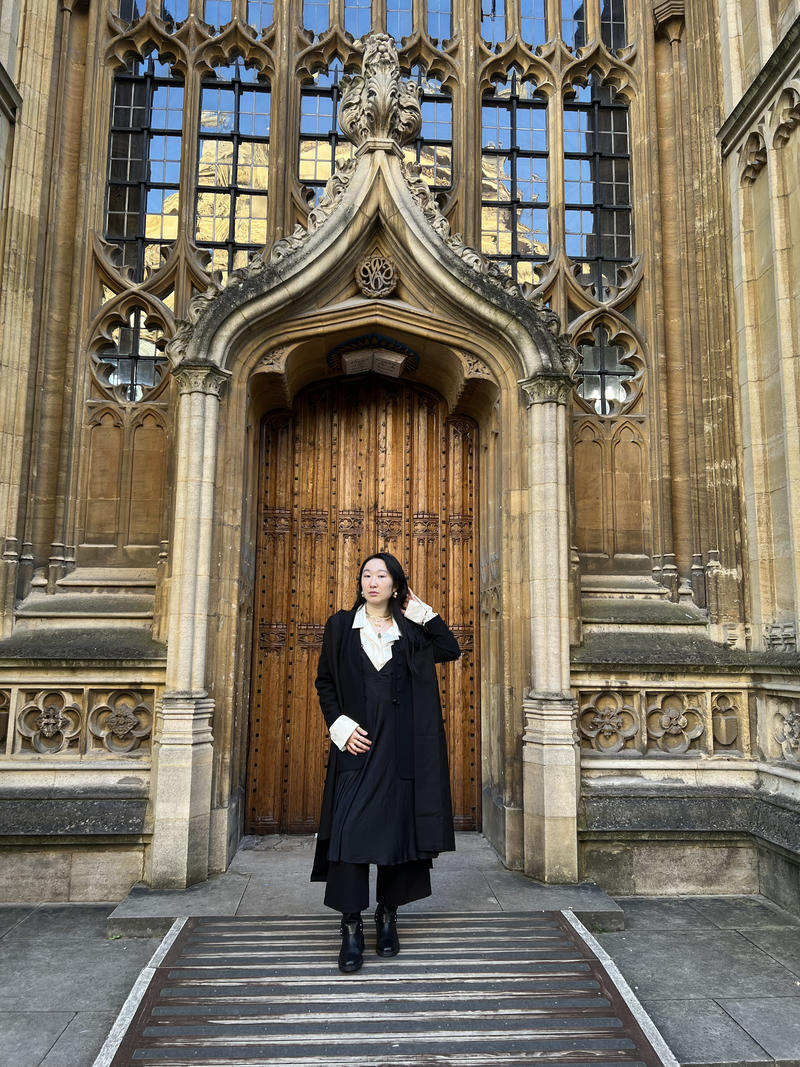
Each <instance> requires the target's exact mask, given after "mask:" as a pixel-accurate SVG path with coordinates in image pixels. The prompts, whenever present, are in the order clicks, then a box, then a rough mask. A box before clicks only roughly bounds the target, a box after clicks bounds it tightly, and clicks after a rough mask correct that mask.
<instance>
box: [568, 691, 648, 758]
mask: <svg viewBox="0 0 800 1067" xmlns="http://www.w3.org/2000/svg"><path fill="white" fill-rule="evenodd" d="M578 729H579V731H580V734H581V737H583V738H584V739H585V740H586V741H588V743H589V744H590V745H591V747H592V748H593V749H594V750H595V751H596V752H609V753H611V752H621V751H622V750H623V749H625V748H629V747H630V746H631V743H632V739H633V738H635V737H636V734H637V733H638V730H639V725H638V722H637V716H636V709H635V708H634V706H633V705H632V704H630V703H629V702H628V701H627V700H626V698H625V696H624V694H622V693H618V692H614V691H613V690H605V691H603V692H601V693H588V694H587V695H586V698H585V702H584V703H583V704H582V706H581V710H580V713H579V717H578Z"/></svg>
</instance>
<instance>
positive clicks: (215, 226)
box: [196, 192, 231, 265]
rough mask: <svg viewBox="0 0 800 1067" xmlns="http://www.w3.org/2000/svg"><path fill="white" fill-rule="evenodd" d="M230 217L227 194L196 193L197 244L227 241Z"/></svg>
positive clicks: (228, 195)
mask: <svg viewBox="0 0 800 1067" xmlns="http://www.w3.org/2000/svg"><path fill="white" fill-rule="evenodd" d="M230 215H231V198H230V194H229V193H212V192H200V193H198V194H197V229H196V240H197V242H198V243H200V244H204V243H206V242H209V241H213V242H216V241H227V240H228V235H229V233H230ZM226 265H227V264H226Z"/></svg>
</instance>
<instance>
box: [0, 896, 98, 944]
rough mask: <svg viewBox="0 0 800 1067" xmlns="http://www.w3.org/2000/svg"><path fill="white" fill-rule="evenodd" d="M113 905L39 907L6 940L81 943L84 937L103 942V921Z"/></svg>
mask: <svg viewBox="0 0 800 1067" xmlns="http://www.w3.org/2000/svg"><path fill="white" fill-rule="evenodd" d="M113 910H114V905H113V904H41V905H40V906H39V907H38V908H37V909H36V910H35V911H32V912H31V913H30V914H29V915H28V916H27V917H26V918H24V919H23V920H22V922H20V923H18V924H17V925H16V926H15V927H14V929H13V930H10V931H9V933H8V934H6V939H7V940H17V939H20V938H23V939H24V938H28V939H30V938H47V939H48V940H52V939H55V940H57V941H73V940H78V941H82V940H84V939H85V938H87V937H98V938H101V939H104V938H105V936H106V919H107V918H108V916H109V915H110V914H111V912H112V911H113Z"/></svg>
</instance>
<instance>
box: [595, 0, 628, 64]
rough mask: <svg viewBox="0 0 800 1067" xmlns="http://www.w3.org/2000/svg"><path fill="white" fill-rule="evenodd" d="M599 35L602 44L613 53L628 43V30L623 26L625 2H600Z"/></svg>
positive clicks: (604, 0)
mask: <svg viewBox="0 0 800 1067" xmlns="http://www.w3.org/2000/svg"><path fill="white" fill-rule="evenodd" d="M600 34H601V36H602V38H603V44H604V45H605V46H606V48H608V49H609V50H610V51H612V52H615V51H616V50H617V49H619V48H624V47H625V45H626V44H627V43H628V28H627V26H626V24H625V0H602V6H601V8H600Z"/></svg>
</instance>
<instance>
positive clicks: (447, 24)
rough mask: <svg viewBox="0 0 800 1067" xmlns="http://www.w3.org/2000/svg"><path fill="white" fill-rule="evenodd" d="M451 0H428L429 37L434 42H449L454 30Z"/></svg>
mask: <svg viewBox="0 0 800 1067" xmlns="http://www.w3.org/2000/svg"><path fill="white" fill-rule="evenodd" d="M452 25H453V15H452V8H451V4H450V0H428V36H429V37H430V38H431V39H432V40H433V41H434V42H436V41H439V42H441V41H446V40H449V38H450V36H451V34H452V32H453V29H452Z"/></svg>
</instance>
